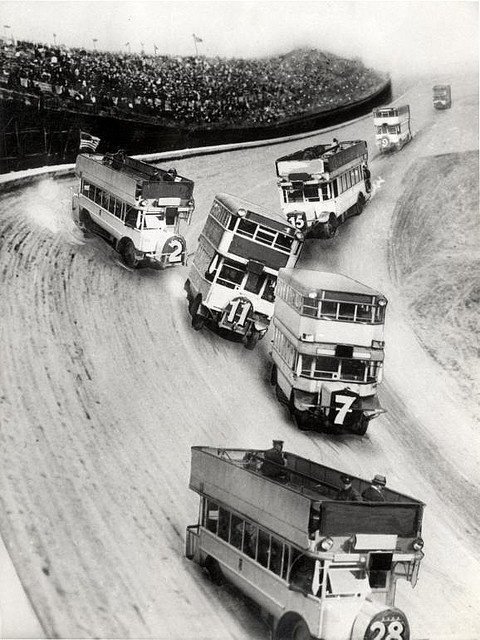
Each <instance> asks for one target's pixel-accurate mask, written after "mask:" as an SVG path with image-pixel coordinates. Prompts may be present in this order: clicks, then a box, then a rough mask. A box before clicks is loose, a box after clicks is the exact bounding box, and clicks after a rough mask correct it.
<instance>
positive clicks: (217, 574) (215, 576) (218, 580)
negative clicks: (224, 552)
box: [205, 556, 225, 585]
mask: <svg viewBox="0 0 480 640" xmlns="http://www.w3.org/2000/svg"><path fill="white" fill-rule="evenodd" d="M205 569H206V570H207V571H208V575H209V576H210V580H211V581H212V582H213V584H216V585H221V584H223V583H224V582H225V580H224V577H223V573H222V570H221V569H220V565H219V564H218V562H217V561H216V560H215V558H212V557H210V556H208V558H207V559H206V561H205Z"/></svg>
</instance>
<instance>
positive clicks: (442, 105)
mask: <svg viewBox="0 0 480 640" xmlns="http://www.w3.org/2000/svg"><path fill="white" fill-rule="evenodd" d="M433 106H434V107H435V109H450V107H451V106H452V89H451V87H450V85H449V84H436V85H435V86H434V87H433Z"/></svg>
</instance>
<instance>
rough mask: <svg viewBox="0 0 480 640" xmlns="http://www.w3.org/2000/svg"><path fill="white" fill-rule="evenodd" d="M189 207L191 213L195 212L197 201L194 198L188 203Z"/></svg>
mask: <svg viewBox="0 0 480 640" xmlns="http://www.w3.org/2000/svg"><path fill="white" fill-rule="evenodd" d="M187 207H188V209H189V212H190V213H193V212H194V211H195V200H194V199H193V198H192V199H191V200H189V201H188V202H187Z"/></svg>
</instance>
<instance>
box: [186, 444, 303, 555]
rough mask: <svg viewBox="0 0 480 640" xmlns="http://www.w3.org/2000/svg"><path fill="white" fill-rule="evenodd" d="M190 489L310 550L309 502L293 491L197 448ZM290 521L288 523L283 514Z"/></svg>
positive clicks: (193, 459) (193, 454)
mask: <svg viewBox="0 0 480 640" xmlns="http://www.w3.org/2000/svg"><path fill="white" fill-rule="evenodd" d="M190 488H191V489H193V490H194V491H197V492H198V493H201V494H204V495H206V496H209V497H211V498H213V499H216V500H218V501H220V502H223V503H224V504H228V505H230V506H231V507H232V509H234V510H235V511H238V513H241V514H243V515H244V516H245V517H247V518H250V519H251V520H254V521H256V522H263V523H264V524H265V527H266V528H268V529H270V530H271V531H276V532H277V533H278V534H279V535H282V536H283V537H285V538H287V539H288V540H291V541H292V543H294V544H296V545H297V546H299V547H300V548H303V549H306V548H308V542H309V541H308V522H309V516H310V500H309V499H308V498H307V497H305V496H299V495H298V494H296V493H295V492H294V491H285V487H284V486H282V485H279V484H276V483H275V482H274V481H269V480H267V479H266V478H265V477H264V476H262V475H260V474H256V473H254V472H252V471H249V472H247V473H246V472H245V469H244V468H243V466H236V465H235V464H233V463H229V462H228V461H227V460H225V459H223V458H220V457H217V456H215V455H211V454H209V453H208V452H204V451H201V450H198V449H192V463H191V475H190ZM286 510H287V511H288V512H289V514H290V516H291V517H290V518H289V519H288V521H285V518H284V517H283V516H284V512H285V511H286Z"/></svg>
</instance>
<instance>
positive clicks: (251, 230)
mask: <svg viewBox="0 0 480 640" xmlns="http://www.w3.org/2000/svg"><path fill="white" fill-rule="evenodd" d="M302 245H303V234H302V233H301V232H300V231H298V230H295V229H294V228H293V227H290V226H289V225H288V224H286V222H285V220H284V218H283V217H282V216H281V215H280V214H279V213H276V212H273V211H269V210H267V209H265V208H263V207H260V206H258V205H256V204H253V203H251V202H248V201H247V200H243V199H242V198H238V197H236V196H233V195H230V194H227V193H220V194H217V195H216V196H215V198H214V201H213V204H212V207H211V209H210V212H209V214H208V217H207V220H206V222H205V226H204V228H203V230H202V232H201V234H200V237H199V239H198V248H197V251H196V253H195V257H194V259H193V263H192V266H191V268H190V272H189V277H188V280H187V281H186V282H185V291H186V292H187V300H188V309H189V312H190V315H191V316H192V326H193V328H194V329H195V330H199V329H201V328H202V327H203V326H204V324H205V323H206V322H208V323H209V325H210V326H213V327H214V328H216V329H217V330H218V331H220V332H223V331H225V332H227V333H228V334H230V335H232V334H236V335H237V336H238V337H239V338H241V340H242V341H243V343H244V345H245V347H247V348H248V349H253V348H254V347H255V345H256V343H257V342H258V340H259V339H261V338H263V336H264V335H265V333H266V332H267V329H268V326H269V323H270V319H271V317H272V313H273V301H274V297H275V296H274V291H275V284H276V281H277V273H278V270H279V269H280V268H281V267H287V266H288V267H293V266H295V264H296V262H297V260H298V257H299V255H300V250H301V247H302Z"/></svg>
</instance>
